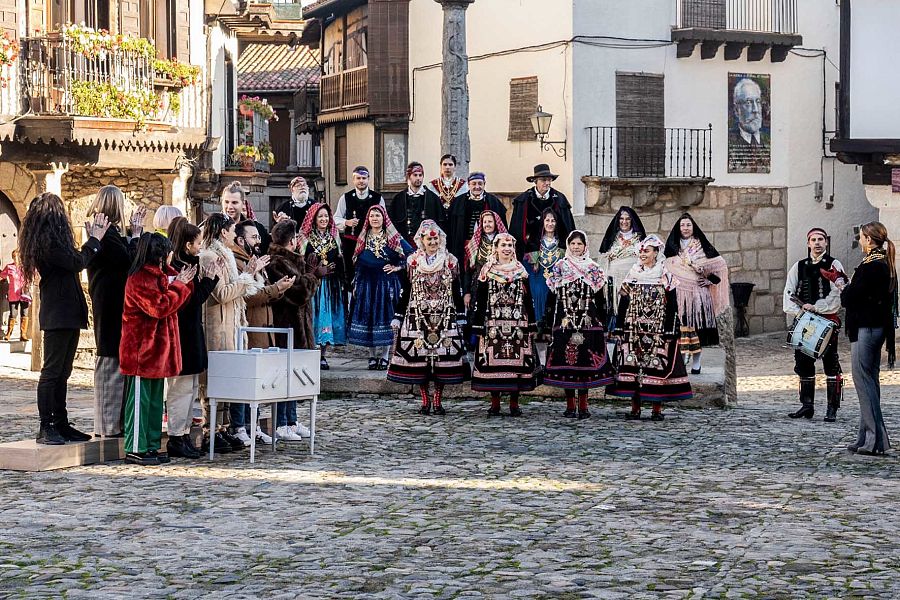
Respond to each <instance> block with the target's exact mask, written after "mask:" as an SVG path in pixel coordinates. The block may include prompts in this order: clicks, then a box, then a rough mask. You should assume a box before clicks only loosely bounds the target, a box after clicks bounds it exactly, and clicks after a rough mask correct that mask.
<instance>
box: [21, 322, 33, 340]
mask: <svg viewBox="0 0 900 600" xmlns="http://www.w3.org/2000/svg"><path fill="white" fill-rule="evenodd" d="M29 321H30V320H29V318H28V317H22V328H21V329H20V330H19V339H20V340H22V341H23V342H27V341H28V340H30V339H31V338H30V337H28V336H29V335H30V334H31V332H30V331H28V326H29V325H30V324H31V323H30V322H29Z"/></svg>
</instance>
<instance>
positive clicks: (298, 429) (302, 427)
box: [289, 423, 309, 438]
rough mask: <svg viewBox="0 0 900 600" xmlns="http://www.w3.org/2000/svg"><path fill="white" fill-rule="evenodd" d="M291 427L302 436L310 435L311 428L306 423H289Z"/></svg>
mask: <svg viewBox="0 0 900 600" xmlns="http://www.w3.org/2000/svg"><path fill="white" fill-rule="evenodd" d="M289 427H290V428H291V430H292V431H293V432H294V433H296V434H297V435H299V436H300V437H301V438H308V437H309V428H308V427H307V426H306V425H304V424H302V423H297V424H296V425H289Z"/></svg>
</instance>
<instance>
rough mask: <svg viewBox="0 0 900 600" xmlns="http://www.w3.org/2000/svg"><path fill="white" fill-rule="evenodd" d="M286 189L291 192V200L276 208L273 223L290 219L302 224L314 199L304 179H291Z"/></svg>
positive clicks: (300, 177)
mask: <svg viewBox="0 0 900 600" xmlns="http://www.w3.org/2000/svg"><path fill="white" fill-rule="evenodd" d="M288 189H289V190H290V192H291V199H290V200H288V201H287V202H285V203H283V204H282V205H281V206H279V207H278V211H277V212H276V213H275V222H276V223H280V222H281V221H285V220H287V219H292V220H293V221H294V222H296V223H302V222H303V219H305V218H306V211H308V210H309V207H310V206H312V205H313V204H315V198H313V195H312V194H311V193H310V191H309V184H308V183H307V182H306V178H305V177H302V176H298V177H294V178H293V179H291V184H290V185H289V186H288Z"/></svg>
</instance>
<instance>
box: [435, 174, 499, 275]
mask: <svg viewBox="0 0 900 600" xmlns="http://www.w3.org/2000/svg"><path fill="white" fill-rule="evenodd" d="M485 181H486V179H485V176H484V173H482V172H480V171H474V172H472V174H471V175H469V180H468V182H467V183H468V191H467V192H466V193H465V194H462V195H460V196H459V197H458V198H457V199H456V201H455V202H454V203H453V205H452V206H450V231H448V232H446V233H447V249H448V250H450V254H452V255H453V256H455V257H456V259H457V260H459V262H460V263H463V262H464V261H465V248H466V242H468V241H469V240H470V239H471V238H472V234H473V233H475V225H477V224H478V217H479V216H481V213H483V212H484V211H486V210H492V211H494V212H495V213H497V214H498V215H500V219H501V220H502V221H503V225H504V226H506V224H507V223H506V207H505V206H503V203H502V202H501V201H500V199H499V198H498V197H497V196H495V195H493V194H491V193H489V192H486V191H485V189H484V184H485Z"/></svg>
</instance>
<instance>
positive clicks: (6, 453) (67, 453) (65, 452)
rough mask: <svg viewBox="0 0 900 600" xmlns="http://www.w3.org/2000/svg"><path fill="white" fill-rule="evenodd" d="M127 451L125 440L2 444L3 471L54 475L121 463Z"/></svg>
mask: <svg viewBox="0 0 900 600" xmlns="http://www.w3.org/2000/svg"><path fill="white" fill-rule="evenodd" d="M163 443H165V442H163ZM124 447H125V440H124V438H103V439H99V440H98V439H93V440H90V441H88V442H70V443H68V444H63V445H62V446H45V445H43V444H38V443H36V442H35V441H34V440H33V439H29V440H22V441H19V442H8V443H5V444H0V469H7V470H10V471H53V470H55V469H66V468H69V467H80V466H82V465H93V464H97V463H103V462H109V461H113V460H122V459H123V458H125V448H124Z"/></svg>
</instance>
